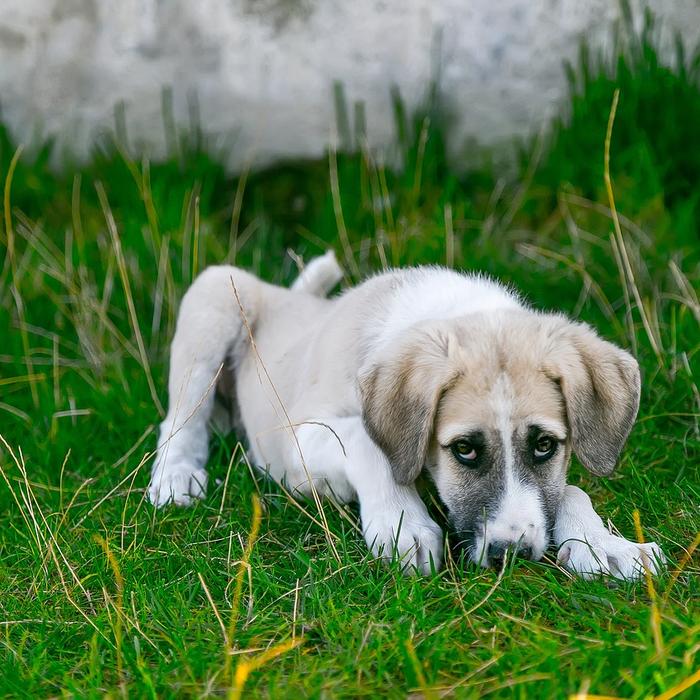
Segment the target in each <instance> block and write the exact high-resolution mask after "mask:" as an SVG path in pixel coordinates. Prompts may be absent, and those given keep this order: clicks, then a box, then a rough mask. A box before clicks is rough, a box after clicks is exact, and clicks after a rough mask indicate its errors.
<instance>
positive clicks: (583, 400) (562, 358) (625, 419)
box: [545, 319, 640, 476]
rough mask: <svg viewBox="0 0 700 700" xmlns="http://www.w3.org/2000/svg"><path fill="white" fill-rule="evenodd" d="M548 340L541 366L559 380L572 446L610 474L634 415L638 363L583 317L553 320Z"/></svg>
mask: <svg viewBox="0 0 700 700" xmlns="http://www.w3.org/2000/svg"><path fill="white" fill-rule="evenodd" d="M559 320H560V321H561V319H559ZM550 341H551V344H550V349H549V353H548V355H547V359H546V363H545V372H546V374H547V375H548V376H549V377H550V378H552V379H554V380H556V381H557V382H558V383H559V385H560V386H561V391H562V393H563V395H564V402H565V405H566V413H567V418H568V422H569V429H570V430H571V443H572V447H573V450H574V452H575V453H576V456H577V457H578V458H579V460H580V461H581V463H582V464H583V465H584V466H585V467H586V469H588V470H589V471H590V472H592V473H593V474H597V475H599V476H606V475H608V474H611V473H612V472H613V470H614V469H615V464H616V462H617V460H618V458H619V456H620V452H622V448H623V447H624V445H625V441H626V440H627V436H628V435H629V434H630V431H631V430H632V426H633V425H634V420H635V418H636V416H637V409H638V408H639V392H640V377H639V365H638V364H637V361H636V360H635V359H634V358H633V357H632V355H630V354H629V353H628V352H625V351H624V350H621V349H620V348H618V347H617V346H616V345H613V344H612V343H608V342H607V341H605V340H603V339H602V338H600V337H598V335H597V334H596V333H595V331H593V330H592V329H591V328H590V327H589V326H586V325H585V324H582V323H571V322H568V321H566V322H563V323H557V324H556V326H555V329H554V330H553V332H552V334H551V336H550Z"/></svg>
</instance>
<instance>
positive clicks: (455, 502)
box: [148, 253, 663, 578]
mask: <svg viewBox="0 0 700 700" xmlns="http://www.w3.org/2000/svg"><path fill="white" fill-rule="evenodd" d="M341 275H342V273H341V270H340V268H339V266H338V264H337V262H336V260H335V257H334V256H333V254H332V253H329V254H327V255H325V256H323V257H322V258H318V259H316V260H314V261H312V262H311V264H309V265H308V266H307V267H306V269H305V270H304V271H303V273H302V274H301V276H300V277H299V279H298V280H297V281H296V282H295V284H294V285H293V287H292V288H291V289H283V288H281V287H277V286H273V285H270V284H267V283H265V282H262V281H260V280H259V279H257V278H256V277H254V276H253V275H251V274H249V273H247V272H245V271H243V270H240V269H237V268H235V267H228V266H219V267H210V268H208V269H207V270H205V271H204V272H203V273H202V274H201V275H200V276H199V277H198V278H197V279H196V280H195V281H194V283H193V284H192V286H191V287H190V289H189V290H188V291H187V293H186V294H185V296H184V298H183V300H182V305H181V308H180V312H179V316H178V321H177V330H176V333H175V337H174V339H173V343H172V349H171V358H170V377H169V386H168V389H169V409H168V414H167V416H166V418H165V420H164V421H163V423H162V424H161V428H160V437H159V443H158V453H157V457H156V462H155V464H154V468H153V472H152V475H151V483H150V486H149V489H148V495H149V498H150V500H151V501H152V503H154V504H155V505H156V506H163V505H165V504H167V503H170V502H173V503H176V504H179V505H188V504H190V503H191V502H192V501H193V499H197V498H203V497H204V495H205V492H206V487H207V472H206V470H205V463H206V460H207V452H208V429H209V423H210V420H211V419H212V416H213V414H214V410H215V403H216V401H215V396H216V394H217V390H219V391H223V392H225V393H226V394H227V395H228V397H229V398H231V399H233V400H234V402H235V405H236V407H237V415H238V417H239V419H240V423H241V426H242V428H243V430H244V431H245V435H246V436H247V440H248V443H249V455H250V458H251V461H252V462H254V463H255V464H256V465H257V466H258V467H259V468H261V469H263V470H265V471H266V472H267V473H269V474H270V475H271V476H272V477H273V478H274V479H275V480H277V481H278V482H281V483H284V484H286V486H287V487H288V488H289V489H291V491H292V492H293V493H295V494H299V495H303V496H309V495H310V494H312V492H313V491H314V490H315V491H316V492H317V493H318V494H320V495H321V496H324V495H330V494H332V495H333V496H334V497H335V498H336V499H338V500H340V501H344V502H347V501H355V500H356V501H358V502H359V506H360V515H361V520H362V531H363V534H364V537H365V540H366V542H367V545H368V547H369V548H370V549H371V551H372V552H373V553H374V554H375V555H376V556H379V557H382V558H385V559H391V558H393V557H396V558H398V559H399V560H400V561H401V562H402V565H403V566H404V567H405V568H406V569H407V570H412V569H417V570H418V571H419V572H423V573H428V572H430V570H431V567H434V568H436V569H437V568H439V567H440V564H441V560H442V552H443V533H442V531H441V529H440V527H438V525H437V524H436V523H435V522H434V521H433V520H432V519H431V517H430V515H429V514H428V511H427V509H426V507H425V504H424V503H423V501H422V500H421V498H420V496H419V494H418V492H417V490H416V486H415V481H416V479H417V477H418V475H419V474H420V473H421V472H422V471H424V470H425V471H427V473H428V474H429V475H430V477H431V478H432V480H433V482H434V483H435V486H436V488H437V491H438V493H439V496H440V498H441V499H442V501H443V503H444V504H445V506H446V508H447V511H448V516H449V521H450V525H451V528H452V529H453V530H454V532H455V533H456V535H457V537H458V539H459V540H460V541H461V542H462V544H463V545H464V546H465V547H466V548H467V552H468V554H469V556H470V558H471V559H472V560H473V561H474V562H476V563H478V564H480V565H482V566H489V565H492V566H499V565H500V564H501V563H502V561H503V558H504V556H505V554H506V552H507V551H509V550H510V551H511V552H513V553H517V554H518V555H520V556H522V557H525V558H528V559H532V560H538V559H540V558H541V557H542V555H543V554H544V552H545V550H546V548H547V547H548V545H549V544H550V543H552V542H553V544H554V545H555V546H556V547H558V548H559V555H558V556H559V561H560V562H561V563H563V564H564V565H565V566H566V567H568V568H569V569H570V570H571V571H574V572H576V573H578V574H580V575H582V576H584V577H591V576H596V575H600V574H607V575H612V576H616V577H619V578H634V577H637V576H639V575H640V574H641V573H642V572H643V571H644V567H645V566H647V567H649V568H650V569H651V571H652V572H656V571H657V569H658V567H659V566H660V564H661V562H662V561H663V554H662V552H661V550H660V549H659V547H658V546H657V545H656V544H655V543H647V544H637V543H635V542H630V541H628V540H625V539H623V538H621V537H616V536H615V535H612V534H611V533H610V532H609V531H608V529H607V528H606V527H605V525H604V524H603V521H602V520H601V518H600V517H599V516H598V515H597V513H596V512H595V510H594V509H593V506H592V505H591V501H590V499H589V497H588V496H587V495H586V494H585V493H584V492H583V491H582V490H581V489H579V488H577V487H575V486H567V484H566V474H567V468H568V465H569V462H570V458H571V453H572V451H573V452H575V453H576V455H577V456H578V458H579V460H580V461H581V462H582V463H583V465H584V466H585V467H586V468H587V469H588V470H589V471H590V472H592V473H593V474H596V475H608V474H610V473H611V472H612V471H613V469H614V467H615V463H616V461H617V459H618V457H619V454H620V451H621V450H622V447H623V445H624V443H625V440H626V439H627V436H628V434H629V432H630V430H631V428H632V425H633V423H634V420H635V417H636V414H637V408H638V405H639V391H640V378H639V368H638V365H637V362H636V361H635V360H634V358H633V357H632V356H631V355H629V354H628V353H627V352H625V351H624V350H621V349H620V348H618V347H616V346H615V345H612V344H611V343H608V342H606V341H605V340H602V339H601V338H600V337H598V336H597V335H596V333H595V332H594V331H593V330H592V329H591V328H590V327H588V326H587V325H585V324H582V323H576V322H572V321H570V320H568V319H567V318H565V317H564V316H562V315H560V314H549V313H541V312H538V311H534V310H532V309H530V308H528V307H527V306H525V305H524V304H523V303H522V302H521V301H520V300H519V299H518V297H517V296H516V294H514V293H513V292H512V291H510V290H508V289H506V288H504V287H503V286H501V285H500V284H498V283H496V282H494V281H492V280H490V279H487V278H485V277H482V276H479V275H467V274H461V273H459V272H454V271H452V270H447V269H442V268H438V267H424V268H415V269H407V270H392V271H389V272H386V273H384V274H381V275H378V276H375V277H372V278H370V279H368V280H367V281H365V282H364V283H363V284H361V285H360V286H358V287H356V288H354V289H350V290H348V291H347V292H345V293H344V294H342V295H340V296H339V297H337V298H334V299H330V300H329V299H326V298H325V295H326V294H327V293H328V292H329V291H330V290H331V289H332V288H333V286H334V285H335V284H336V283H337V282H338V281H339V279H340V277H341ZM224 418H225V416H224ZM220 419H221V416H220V417H219V420H220ZM225 428H231V424H230V423H228V424H227V425H225Z"/></svg>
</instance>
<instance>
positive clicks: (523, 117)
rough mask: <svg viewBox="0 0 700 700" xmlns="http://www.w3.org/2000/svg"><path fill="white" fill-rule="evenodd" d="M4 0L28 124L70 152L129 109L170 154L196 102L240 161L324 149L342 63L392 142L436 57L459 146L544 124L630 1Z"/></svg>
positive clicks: (0, 52) (13, 87)
mask: <svg viewBox="0 0 700 700" xmlns="http://www.w3.org/2000/svg"><path fill="white" fill-rule="evenodd" d="M649 5H650V6H651V8H652V9H653V10H654V11H655V12H656V13H657V14H658V15H659V17H660V18H661V19H662V20H663V23H664V26H665V27H666V29H667V33H668V35H669V36H670V34H671V32H672V31H675V30H680V31H681V32H682V33H683V36H684V38H685V40H686V41H687V42H688V43H690V44H692V43H694V42H695V41H696V40H697V39H698V36H699V35H700V2H699V1H698V0H672V1H671V0H650V2H649ZM632 6H633V8H634V9H635V16H636V17H637V20H639V18H640V17H641V14H640V12H639V3H638V2H637V0H633V2H632ZM0 10H1V11H0V110H1V118H2V120H3V121H4V122H5V123H6V124H7V125H8V126H9V127H10V129H11V131H12V133H13V135H14V136H15V138H16V139H18V140H19V141H21V142H23V143H25V144H27V145H30V146H31V144H32V143H37V142H38V141H39V140H40V139H41V138H44V137H52V138H53V139H54V140H55V143H56V151H55V156H56V159H57V162H60V161H61V160H62V159H63V158H65V157H78V158H83V157H85V156H86V154H87V153H89V149H90V147H91V144H93V143H94V141H95V139H97V138H98V137H99V135H100V133H103V132H104V131H105V130H113V129H114V128H115V122H116V121H120V120H121V121H122V123H124V124H126V133H127V135H128V142H129V147H130V149H131V150H132V151H133V152H134V153H139V154H141V153H147V154H149V155H150V156H151V157H155V158H157V157H160V156H162V155H163V153H164V152H165V151H166V148H167V138H166V133H167V132H168V129H166V128H165V125H164V122H168V121H169V118H170V115H172V120H173V121H174V123H175V124H176V125H177V126H178V128H187V127H188V125H189V124H191V122H192V120H193V119H195V121H197V120H198V121H199V123H200V124H201V128H202V130H203V132H204V133H205V135H206V138H207V144H208V146H207V147H208V148H210V149H211V150H212V151H213V152H216V153H217V154H218V155H219V157H221V158H223V159H224V160H225V161H226V163H227V165H228V166H229V167H230V168H231V169H233V170H237V169H240V168H241V167H243V165H244V164H245V163H247V162H249V161H250V162H253V163H256V164H258V165H260V164H266V163H270V162H273V161H275V160H277V159H281V158H288V157H313V156H318V155H320V154H322V153H323V151H324V148H325V147H326V146H327V145H328V143H330V142H333V141H334V139H335V131H336V123H337V121H336V114H335V107H334V84H335V83H336V81H340V82H342V84H343V86H344V92H345V96H346V99H347V103H348V105H349V108H350V109H349V111H350V115H351V117H352V112H353V105H354V104H355V103H356V102H363V103H364V105H365V113H366V121H367V133H368V137H369V140H370V142H371V144H372V145H373V146H374V147H376V148H377V149H381V148H382V147H383V146H386V145H387V144H390V143H391V141H392V137H393V134H394V120H393V116H392V105H391V99H390V87H391V86H392V85H396V86H398V88H399V89H400V92H401V95H402V96H403V98H404V100H405V102H406V104H407V106H408V108H409V109H412V108H415V107H416V105H418V104H419V103H420V101H421V100H422V99H423V97H424V96H425V94H426V91H427V88H428V86H429V84H430V80H431V78H432V77H433V76H434V75H435V70H436V66H438V65H439V70H440V88H441V95H442V98H443V100H444V104H445V106H446V108H447V109H448V110H449V113H450V114H451V115H452V117H453V118H454V125H453V128H451V130H450V133H449V137H450V143H449V146H450V149H451V151H452V154H453V156H454V157H455V158H459V157H460V154H461V153H463V152H464V148H465V145H466V144H481V145H497V144H500V143H503V142H506V141H509V140H510V139H511V138H512V137H513V136H514V135H521V134H526V133H532V132H533V131H537V130H539V128H540V126H541V124H543V123H544V120H545V119H546V118H547V116H548V115H549V114H550V113H551V111H552V110H554V109H556V108H557V105H558V103H559V102H560V100H561V98H562V96H563V95H564V93H565V90H566V81H565V77H564V72H563V69H562V64H563V61H564V60H565V59H569V60H571V59H574V58H575V56H576V54H577V51H578V46H579V41H580V39H581V37H586V39H587V40H588V41H589V42H590V43H591V44H592V45H593V46H596V47H604V46H605V45H606V42H608V41H609V36H610V31H611V27H612V26H613V23H614V22H615V21H616V19H619V16H620V4H619V2H617V1H615V0H461V1H458V0H432V1H431V0H351V1H348V0H115V1H111V2H108V0H0ZM164 103H171V105H172V108H170V107H166V108H164ZM193 112H195V113H196V114H197V116H196V117H193ZM116 115H119V116H116Z"/></svg>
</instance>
